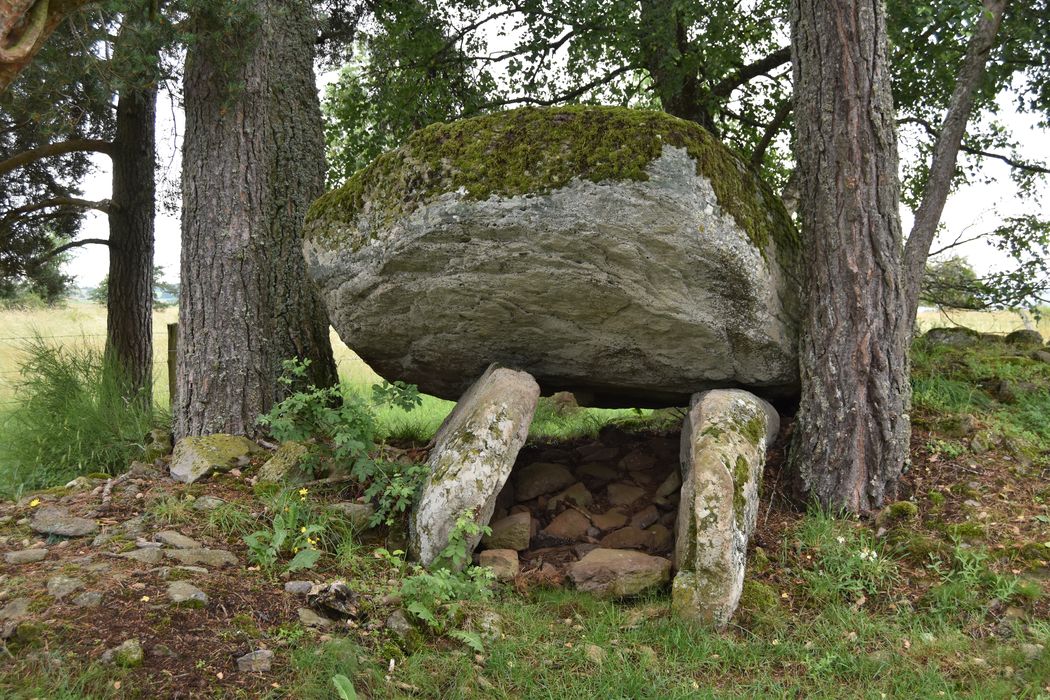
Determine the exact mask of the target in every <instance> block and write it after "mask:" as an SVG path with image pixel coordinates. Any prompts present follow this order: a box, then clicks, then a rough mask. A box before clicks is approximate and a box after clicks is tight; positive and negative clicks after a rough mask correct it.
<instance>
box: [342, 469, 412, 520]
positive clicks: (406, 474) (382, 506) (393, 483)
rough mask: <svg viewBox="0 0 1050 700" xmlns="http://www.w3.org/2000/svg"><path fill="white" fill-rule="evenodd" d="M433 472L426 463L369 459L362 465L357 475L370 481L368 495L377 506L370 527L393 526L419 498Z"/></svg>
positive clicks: (366, 495)
mask: <svg viewBox="0 0 1050 700" xmlns="http://www.w3.org/2000/svg"><path fill="white" fill-rule="evenodd" d="M429 473H430V471H429V469H428V468H427V466H426V465H425V464H399V463H397V462H368V463H362V464H359V465H358V466H357V467H356V469H355V471H354V476H355V478H357V479H358V480H359V481H361V482H364V483H367V484H368V488H366V489H365V498H367V499H368V500H369V501H371V502H372V504H373V505H374V506H375V513H374V514H373V515H372V518H371V520H369V525H370V526H373V527H374V526H376V525H380V524H384V525H393V524H394V523H395V522H396V521H397V519H398V517H399V516H400V515H401V514H402V513H404V512H405V511H406V510H408V508H409V506H411V505H412V503H413V502H415V500H416V495H417V494H418V493H419V490H420V488H422V486H423V482H424V481H426V478H427V474H429Z"/></svg>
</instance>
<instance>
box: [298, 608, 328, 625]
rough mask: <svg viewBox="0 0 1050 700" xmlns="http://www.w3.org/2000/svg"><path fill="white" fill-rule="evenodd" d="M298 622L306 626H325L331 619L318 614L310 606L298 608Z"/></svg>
mask: <svg viewBox="0 0 1050 700" xmlns="http://www.w3.org/2000/svg"><path fill="white" fill-rule="evenodd" d="M298 614H299V622H301V623H303V624H304V625H306V626H307V627H327V626H328V625H330V624H332V621H331V620H329V619H328V618H327V617H323V616H321V615H318V614H317V613H315V612H314V611H313V610H311V609H310V608H299V610H298Z"/></svg>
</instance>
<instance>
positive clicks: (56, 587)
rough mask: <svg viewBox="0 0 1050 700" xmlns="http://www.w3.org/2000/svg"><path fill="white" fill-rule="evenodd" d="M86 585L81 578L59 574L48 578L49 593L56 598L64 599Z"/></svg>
mask: <svg viewBox="0 0 1050 700" xmlns="http://www.w3.org/2000/svg"><path fill="white" fill-rule="evenodd" d="M83 587H84V582H83V581H81V580H80V579H76V578H72V577H70V576H65V575H63V574H58V575H55V576H52V577H51V578H49V579H48V580H47V593H48V595H50V596H52V597H53V598H55V599H56V600H62V599H63V598H65V597H66V596H67V595H69V594H70V593H72V592H73V591H76V590H78V589H80V588H83Z"/></svg>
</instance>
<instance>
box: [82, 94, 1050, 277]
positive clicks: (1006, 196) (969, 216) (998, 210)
mask: <svg viewBox="0 0 1050 700" xmlns="http://www.w3.org/2000/svg"><path fill="white" fill-rule="evenodd" d="M332 79H333V74H332V73H329V74H326V75H322V76H321V78H320V79H319V81H318V85H319V89H323V85H324V84H326V83H328V82H330V81H331V80H332ZM1002 108H1003V111H1002V113H1001V114H1000V119H1002V121H1004V122H1005V123H1006V124H1007V125H1008V126H1009V127H1010V128H1011V129H1012V130H1013V133H1014V136H1015V138H1016V139H1017V141H1018V142H1019V143H1021V144H1023V151H1022V152H1023V155H1024V157H1025V158H1027V159H1029V160H1032V161H1036V162H1040V161H1041V162H1043V163H1046V162H1050V131H1047V130H1042V129H1039V128H1037V125H1036V120H1035V119H1034V118H1032V117H1030V116H1027V115H1022V114H1018V113H1017V112H1016V111H1015V110H1014V108H1013V105H1012V102H1010V101H1009V100H1008V99H1004V100H1002ZM157 113H158V123H157V150H158V158H157V164H158V173H157V179H158V199H159V200H163V202H162V203H161V204H160V206H159V207H158V215H157V222H156V252H155V257H154V262H155V264H156V265H160V266H162V267H163V268H164V278H165V279H166V280H168V281H171V282H177V281H178V276H179V235H180V234H179V226H180V225H179V214H178V211H177V206H178V202H179V191H178V187H179V172H180V148H181V141H182V129H183V115H182V109H181V107H180V106H179V105H178V104H177V102H176V101H175V100H174V99H172V98H171V97H170V96H169V95H167V94H162V95H161V98H160V102H159V104H158V109H157ZM901 157H902V158H907V157H909V154H908V153H907V152H906V151H904V152H902V153H901ZM94 162H95V168H94V170H93V172H92V173H91V174H90V175H89V176H88V177H87V178H86V179H85V182H84V195H85V196H86V197H87V198H88V199H106V198H108V197H109V194H110V165H109V159H108V158H106V157H104V156H96V157H95V159H94ZM1009 170H1010V168H1009V166H1007V165H1006V164H1005V163H1002V162H1000V161H996V160H992V159H987V158H986V159H984V162H983V164H982V171H981V175H984V176H987V177H988V178H992V179H993V180H994V181H993V182H991V183H989V184H984V183H981V182H979V181H980V180H983V179H985V178H984V177H976V178H974V180H975V182H978V183H979V184H974V185H969V186H966V187H963V188H961V189H959V190H958V191H957V192H955V193H954V194H952V196H951V197H949V199H948V202H947V205H946V206H945V209H944V215H943V217H942V219H941V220H942V223H943V225H944V235H943V236H942V237H941V238H939V239H938V240H937V241H935V242H934V245H933V249H934V250H936V249H937V248H939V247H940V246H941V245H943V243H944V242H950V241H951V240H954V239H955V238H956V237H958V235H959V234H960V233H961V232H963V231H966V236H965V237H966V238H969V237H971V236H972V235H974V234H976V233H983V232H985V231H990V230H992V229H994V228H995V227H996V226H997V225H998V223H999V222H1000V220H1001V218H1002V217H1007V216H1019V215H1022V214H1036V215H1039V216H1041V217H1043V218H1050V184H1048V183H1043V184H1042V186H1041V187H1040V188H1039V191H1038V192H1037V194H1036V196H1034V197H1033V198H1031V199H1028V200H1026V201H1023V202H1022V201H1021V200H1020V199H1019V198H1018V197H1017V195H1016V188H1015V187H1014V185H1013V183H1012V182H1011V180H1010V178H1009ZM165 204H167V206H165ZM901 214H902V218H903V224H904V231H905V233H907V231H908V230H909V228H910V227H911V220H912V217H911V213H910V212H909V211H907V210H906V209H904V208H903V207H902V209H901ZM80 237H81V238H106V237H108V226H107V222H106V217H105V216H104V215H103V214H101V213H99V212H91V213H90V214H88V215H87V216H86V217H85V220H84V225H83V227H82V229H81V233H80ZM948 254H951V255H963V256H965V257H966V258H968V259H969V261H970V263H971V264H972V265H973V267H974V269H975V270H976V271H977V272H978V273H980V274H985V273H988V272H991V271H994V270H998V269H1003V268H1005V267H1007V266H1008V265H1009V260H1008V258H1006V256H1004V255H1003V254H1002V253H1000V252H999V251H997V250H995V249H994V248H992V247H991V246H990V245H988V244H987V243H985V242H974V243H970V244H966V245H964V246H961V247H959V248H956V249H954V250H953V251H952V252H951V253H948ZM108 265H109V263H108V253H107V249H106V247H105V246H98V245H92V246H85V247H82V248H75V249H73V252H72V256H71V259H70V261H69V263H67V265H66V267H65V269H66V271H67V272H68V273H69V274H72V275H73V276H74V277H75V278H76V282H75V284H77V285H79V286H82V287H93V286H95V285H97V284H98V283H99V281H100V280H101V279H102V277H103V276H104V275H105V274H106V271H107V269H108Z"/></svg>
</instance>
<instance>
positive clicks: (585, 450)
mask: <svg viewBox="0 0 1050 700" xmlns="http://www.w3.org/2000/svg"><path fill="white" fill-rule="evenodd" d="M576 454H578V455H579V456H580V458H581V459H584V460H586V461H588V462H608V461H610V460H613V459H616V458H617V457H619V456H620V448H619V447H613V446H611V445H603V444H602V443H600V442H594V443H591V444H590V445H582V446H580V447H577V448H576Z"/></svg>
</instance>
